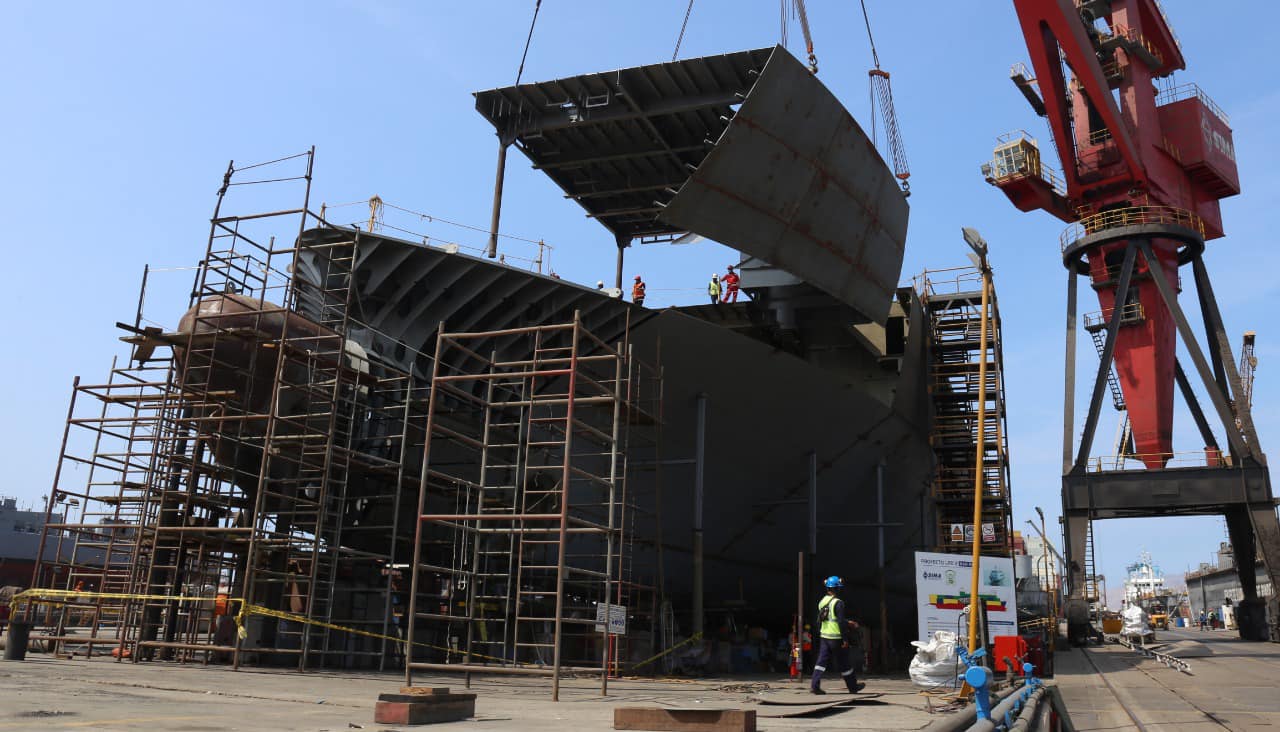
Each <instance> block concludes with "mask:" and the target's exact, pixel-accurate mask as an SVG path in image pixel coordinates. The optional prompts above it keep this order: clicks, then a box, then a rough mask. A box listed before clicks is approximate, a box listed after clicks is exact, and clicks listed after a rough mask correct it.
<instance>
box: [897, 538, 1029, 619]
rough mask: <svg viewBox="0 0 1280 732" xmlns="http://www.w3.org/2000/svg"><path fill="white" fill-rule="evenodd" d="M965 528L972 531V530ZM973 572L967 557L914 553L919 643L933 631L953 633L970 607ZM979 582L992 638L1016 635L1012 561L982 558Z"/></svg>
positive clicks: (979, 565)
mask: <svg viewBox="0 0 1280 732" xmlns="http://www.w3.org/2000/svg"><path fill="white" fill-rule="evenodd" d="M968 528H970V529H971V530H972V526H969V527H968ZM993 528H994V527H993ZM972 572H973V560H972V558H971V557H970V556H969V555H968V554H938V553H935V552H916V606H917V608H918V609H919V622H918V625H919V630H918V632H919V636H918V638H919V639H920V640H926V639H927V638H929V636H930V635H931V634H932V633H933V631H935V630H949V631H951V632H953V633H954V632H956V628H957V627H958V626H957V624H958V623H959V622H960V615H961V614H962V611H963V610H964V609H965V608H966V607H967V606H968V605H969V581H970V577H971V575H972ZM978 580H979V587H978V599H979V601H980V602H982V603H983V604H984V605H985V606H986V608H987V622H988V623H989V625H990V634H991V636H993V637H994V636H997V635H1017V634H1018V611H1017V607H1016V606H1015V604H1014V589H1013V560H1012V559H1010V558H1009V557H982V560H981V562H979V564H978ZM960 632H961V634H962V635H963V634H964V632H965V628H964V627H960Z"/></svg>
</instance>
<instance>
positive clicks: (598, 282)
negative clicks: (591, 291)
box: [596, 280, 604, 287]
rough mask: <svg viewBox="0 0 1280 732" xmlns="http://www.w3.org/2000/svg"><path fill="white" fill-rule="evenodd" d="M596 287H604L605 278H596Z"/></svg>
mask: <svg viewBox="0 0 1280 732" xmlns="http://www.w3.org/2000/svg"><path fill="white" fill-rule="evenodd" d="M596 287H604V280H596Z"/></svg>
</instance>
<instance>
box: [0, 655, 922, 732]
mask: <svg viewBox="0 0 1280 732" xmlns="http://www.w3.org/2000/svg"><path fill="white" fill-rule="evenodd" d="M401 680H402V677H400V676H399V675H398V674H389V673H388V674H376V673H339V672H324V671H321V672H312V673H308V674H305V675H302V674H297V673H290V672H281V671H268V670H241V671H239V672H235V671H231V670H230V669H229V668H226V667H221V666H211V667H201V666H199V665H179V664H172V663H158V662H157V663H139V664H133V663H129V662H124V663H116V662H114V661H112V660H111V659H108V658H94V659H92V660H85V659H76V660H56V659H53V658H51V657H49V656H46V655H43V654H30V655H28V656H27V660H26V661H22V662H17V661H6V662H0V730H10V729H12V730H29V729H39V730H44V729H50V730H56V729H63V730H77V729H92V730H140V729H146V730H174V731H175V732H197V731H201V730H208V731H209V732H229V731H231V730H307V731H309V732H319V731H321V730H327V731H329V732H342V731H344V730H352V729H366V730H384V731H385V730H391V729H395V727H392V726H385V725H377V724H374V723H373V707H374V702H375V701H376V699H377V696H378V694H379V693H385V692H395V691H397V690H398V689H399V687H400V684H401ZM867 681H868V684H867V688H866V689H865V690H864V694H868V693H873V692H877V693H882V694H883V696H881V697H879V698H878V699H876V700H874V701H869V702H867V703H865V704H861V705H859V706H857V707H854V708H849V709H844V710H839V711H832V712H826V713H823V714H822V715H820V716H812V717H800V718H782V719H775V718H767V719H766V718H763V717H762V718H760V719H759V728H760V729H763V730H814V731H815V732H817V731H818V730H821V731H822V732H830V731H831V730H841V729H856V730H917V729H921V728H923V727H925V726H926V725H928V724H929V723H930V722H931V721H933V720H934V719H936V716H935V715H932V714H929V713H928V712H926V711H925V706H926V701H925V698H924V697H922V696H920V695H919V694H917V692H916V690H915V689H914V688H913V687H912V686H911V684H910V682H909V681H908V680H906V679H905V678H897V679H876V678H871V679H868V680H867ZM414 682H415V684H420V685H429V686H448V687H450V688H452V689H455V690H461V688H462V685H463V684H462V680H461V678H460V677H450V676H445V675H441V676H432V677H427V676H421V677H419V676H415V678H414ZM762 683H767V684H768V685H769V686H770V687H771V688H772V689H781V690H783V691H779V692H769V693H771V694H772V693H777V694H779V695H782V694H787V695H796V696H799V698H800V699H802V700H805V701H808V700H809V699H813V698H816V697H809V696H808V695H799V693H798V691H797V685H795V684H790V685H788V683H787V682H786V680H783V679H778V678H777V677H769V678H764V677H759V678H752V679H716V680H697V681H655V680H619V681H612V682H611V683H610V684H609V691H610V694H609V696H608V697H603V698H602V697H601V696H600V689H599V681H598V680H593V679H586V678H584V679H571V680H567V681H564V682H562V687H561V701H560V702H559V703H555V702H552V701H551V694H550V680H549V679H537V678H532V677H505V676H504V677H497V676H489V677H477V678H476V679H475V680H474V682H473V684H472V690H473V691H474V692H475V693H476V694H477V695H478V698H477V700H476V717H475V719H473V720H470V721H466V722H455V723H452V724H450V725H444V726H443V728H446V729H453V728H457V729H468V730H498V729H503V730H512V729H520V730H556V731H557V732H563V730H565V729H566V728H573V729H574V730H575V731H576V730H597V729H612V727H613V708H614V707H616V706H662V707H669V708H690V707H694V708H708V707H715V708H754V709H757V710H758V711H760V712H763V711H765V707H763V706H761V705H759V704H757V703H756V702H755V700H754V697H753V696H752V694H751V693H750V691H749V690H747V689H745V688H744V687H743V686H742V685H746V684H750V685H759V684H762ZM731 685H738V686H737V687H736V688H735V687H734V686H731ZM837 685H838V683H837ZM825 686H826V687H827V689H828V690H831V689H832V688H834V687H833V686H832V685H831V684H829V683H828V684H826V685H825ZM826 698H830V697H826ZM777 708H778V707H769V709H777ZM436 727H441V726H440V725H436ZM433 728H435V727H433Z"/></svg>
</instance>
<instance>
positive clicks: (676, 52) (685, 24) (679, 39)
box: [671, 0, 693, 61]
mask: <svg viewBox="0 0 1280 732" xmlns="http://www.w3.org/2000/svg"><path fill="white" fill-rule="evenodd" d="M692 14H693V0H689V7H687V8H685V10H684V22H683V23H681V24H680V35H679V37H677V38H676V50H674V51H672V52H671V60H672V61H675V60H676V56H679V55H680V44H681V43H684V30H685V28H688V27H689V16H690V15H692Z"/></svg>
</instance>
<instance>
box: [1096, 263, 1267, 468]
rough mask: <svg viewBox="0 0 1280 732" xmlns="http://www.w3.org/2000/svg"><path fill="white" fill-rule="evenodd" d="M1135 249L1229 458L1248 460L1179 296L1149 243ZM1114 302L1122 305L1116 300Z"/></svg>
mask: <svg viewBox="0 0 1280 732" xmlns="http://www.w3.org/2000/svg"><path fill="white" fill-rule="evenodd" d="M1138 246H1139V247H1140V248H1141V249H1142V255H1143V256H1144V257H1145V258H1146V260H1147V268H1148V269H1149V270H1150V271H1151V280H1152V281H1153V282H1154V283H1155V285H1156V289H1157V290H1158V291H1159V292H1160V297H1161V299H1162V300H1164V304H1165V306H1166V307H1168V308H1169V312H1170V313H1171V314H1172V315H1173V319H1174V322H1175V323H1177V325H1178V333H1179V335H1181V336H1182V345H1183V346H1184V347H1186V349H1187V353H1188V354H1190V356H1191V362H1192V364H1194V365H1195V367H1196V371H1197V372H1198V373H1199V374H1200V379H1201V381H1203V382H1204V386H1205V389H1207V390H1208V392H1209V399H1210V401H1212V402H1213V407H1214V409H1215V410H1217V412H1218V419H1220V420H1222V426H1223V429H1225V430H1226V433H1227V440H1228V442H1230V443H1231V452H1232V454H1234V455H1240V456H1243V457H1251V456H1252V452H1251V450H1250V448H1249V446H1248V445H1246V444H1245V443H1244V439H1243V438H1242V437H1241V435H1240V431H1239V430H1238V429H1236V423H1235V415H1234V414H1233V413H1232V412H1231V405H1230V404H1228V403H1227V396H1226V395H1225V394H1223V393H1222V392H1221V390H1219V389H1218V388H1217V382H1215V381H1214V378H1213V372H1212V371H1211V370H1210V368H1209V363H1208V361H1206V360H1205V357H1204V351H1202V350H1201V349H1200V344H1199V343H1198V342H1197V341H1196V334H1195V332H1194V331H1192V330H1191V324H1190V323H1189V322H1187V316H1186V314H1185V313H1184V312H1182V307H1181V306H1179V305H1178V295H1177V293H1175V292H1174V291H1173V287H1172V286H1171V285H1170V284H1169V280H1168V279H1166V278H1165V274H1164V267H1163V266H1161V264H1160V260H1159V259H1157V258H1156V256H1155V254H1154V253H1152V251H1151V242H1150V241H1147V240H1146V239H1139V240H1138ZM1117 302H1123V301H1121V300H1117Z"/></svg>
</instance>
